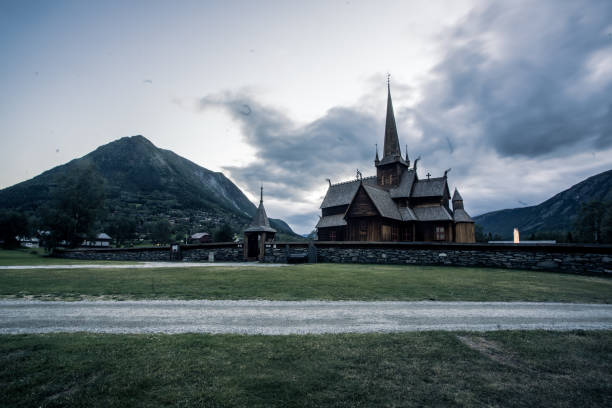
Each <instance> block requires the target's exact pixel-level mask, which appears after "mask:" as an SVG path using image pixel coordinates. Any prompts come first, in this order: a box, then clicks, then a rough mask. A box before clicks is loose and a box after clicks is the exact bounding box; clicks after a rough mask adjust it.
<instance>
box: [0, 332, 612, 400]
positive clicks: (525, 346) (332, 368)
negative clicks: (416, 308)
mask: <svg viewBox="0 0 612 408" xmlns="http://www.w3.org/2000/svg"><path fill="white" fill-rule="evenodd" d="M0 361H1V362H2V364H0V384H2V392H1V393H0V406H7V407H8V406H10V407H32V406H42V407H52V406H66V405H70V406H87V407H126V406H130V407H144V406H170V405H171V406H207V407H209V406H210V407H216V406H219V407H220V406H223V407H226V406H228V407H231V406H239V407H292V406H295V407H298V406H299V407H326V406H335V407H376V406H525V407H534V406H542V407H609V406H612V332H610V331H606V332H581V331H578V332H543V331H534V332H524V331H508V332H489V333H445V332H423V333H404V334H384V335H382V334H366V335H357V334H344V335H321V336H238V335H201V334H185V335H94V334H82V333H80V334H49V335H19V336H0Z"/></svg>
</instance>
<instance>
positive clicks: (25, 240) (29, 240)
mask: <svg viewBox="0 0 612 408" xmlns="http://www.w3.org/2000/svg"><path fill="white" fill-rule="evenodd" d="M16 238H17V241H19V244H20V245H21V246H23V247H26V248H38V247H40V240H39V239H38V238H36V237H16Z"/></svg>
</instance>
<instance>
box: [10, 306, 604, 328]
mask: <svg viewBox="0 0 612 408" xmlns="http://www.w3.org/2000/svg"><path fill="white" fill-rule="evenodd" d="M508 329H522V330H534V329H546V330H572V329H586V330H593V329H612V305H603V304H573V303H529V302H511V303H506V302H354V301H346V302H325V301H298V302H287V301H265V300H237V301H236V300H235V301H230V300H217V301H212V300H192V301H182V300H157V301H156V300H145V301H125V302H117V301H81V302H45V301H27V300H1V301H0V333H2V334H19V333H49V332H77V331H85V332H94V333H190V332H191V333H196V332H197V333H242V334H269V335H273V334H309V333H314V334H317V333H347V332H352V333H366V332H401V331H421V330H446V331H454V330H474V331H489V330H508Z"/></svg>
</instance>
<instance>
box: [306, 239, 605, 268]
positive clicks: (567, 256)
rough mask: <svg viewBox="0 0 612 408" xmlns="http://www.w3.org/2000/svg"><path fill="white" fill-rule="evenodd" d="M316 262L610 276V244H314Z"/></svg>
mask: <svg viewBox="0 0 612 408" xmlns="http://www.w3.org/2000/svg"><path fill="white" fill-rule="evenodd" d="M424 246H425V245H424ZM581 250H582V251H581ZM317 262H330V263H368V264H395V265H406V264H408V265H449V266H469V267H492V268H507V269H524V270H546V271H555V272H565V273H575V274H595V275H612V247H609V246H608V247H600V248H596V247H594V246H590V247H586V246H583V247H580V246H546V247H541V248H538V247H521V246H512V245H506V246H503V247H500V246H490V245H487V244H478V245H470V246H465V247H462V246H460V245H457V244H442V245H431V246H426V247H425V248H419V246H416V247H415V245H414V244H406V245H405V246H404V247H401V246H400V245H395V246H389V247H381V246H376V245H372V246H367V245H366V246H364V245H333V244H324V245H319V246H317Z"/></svg>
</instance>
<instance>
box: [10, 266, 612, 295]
mask: <svg viewBox="0 0 612 408" xmlns="http://www.w3.org/2000/svg"><path fill="white" fill-rule="evenodd" d="M0 296H1V297H4V298H7V297H9V298H11V297H17V298H19V297H35V298H36V297H37V298H43V299H66V300H79V299H84V298H89V297H103V298H113V299H271V300H302V299H324V300H466V301H547V302H549V301H557V302H587V303H610V302H612V280H611V279H606V278H600V277H588V276H577V275H564V274H554V273H538V272H527V271H515V270H505V269H487V268H455V267H423V266H381V265H339V264H316V265H299V266H287V267H282V268H278V267H270V268H263V267H259V268H249V267H232V268H227V267H225V268H222V267H206V268H163V269H111V270H102V269H60V270H0Z"/></svg>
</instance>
